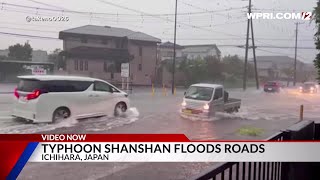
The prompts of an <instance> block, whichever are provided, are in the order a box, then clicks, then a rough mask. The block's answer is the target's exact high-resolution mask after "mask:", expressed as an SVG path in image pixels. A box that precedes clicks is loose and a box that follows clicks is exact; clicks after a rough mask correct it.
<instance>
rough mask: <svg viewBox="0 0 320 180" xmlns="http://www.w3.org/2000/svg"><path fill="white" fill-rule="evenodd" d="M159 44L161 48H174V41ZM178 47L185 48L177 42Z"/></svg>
mask: <svg viewBox="0 0 320 180" xmlns="http://www.w3.org/2000/svg"><path fill="white" fill-rule="evenodd" d="M159 46H160V47H161V48H173V47H174V43H172V42H169V41H167V42H165V43H161V44H160V45H159ZM176 48H177V49H183V48H184V47H183V46H180V45H178V44H176Z"/></svg>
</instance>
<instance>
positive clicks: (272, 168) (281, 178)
mask: <svg viewBox="0 0 320 180" xmlns="http://www.w3.org/2000/svg"><path fill="white" fill-rule="evenodd" d="M266 140H267V141H286V140H320V124H315V123H314V122H304V121H303V122H299V123H297V124H295V125H293V126H292V127H291V128H289V129H288V130H286V131H282V132H279V133H277V134H275V135H273V136H271V137H270V138H268V139H266ZM301 167H304V168H301ZM319 168H320V163H317V164H316V163H307V164H305V163H303V164H297V163H282V162H227V163H219V164H217V165H216V166H214V167H213V168H212V169H210V170H207V171H205V172H203V173H201V174H199V175H197V176H195V177H193V178H191V179H193V180H209V179H212V180H225V179H228V180H258V179H259V180H260V179H262V180H295V179H297V180H298V179H301V178H302V177H303V179H305V180H307V179H312V178H315V179H318V178H316V177H320V173H319V172H318V171H319ZM319 179H320V178H319Z"/></svg>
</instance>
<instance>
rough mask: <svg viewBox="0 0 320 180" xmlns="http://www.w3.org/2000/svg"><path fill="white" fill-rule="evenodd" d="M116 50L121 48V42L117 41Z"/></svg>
mask: <svg viewBox="0 0 320 180" xmlns="http://www.w3.org/2000/svg"><path fill="white" fill-rule="evenodd" d="M116 48H118V49H119V48H121V41H120V40H116Z"/></svg>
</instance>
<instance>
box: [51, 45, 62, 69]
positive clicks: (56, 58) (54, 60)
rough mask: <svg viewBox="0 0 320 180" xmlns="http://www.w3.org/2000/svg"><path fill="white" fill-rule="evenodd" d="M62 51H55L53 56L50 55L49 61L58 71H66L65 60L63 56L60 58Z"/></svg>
mask: <svg viewBox="0 0 320 180" xmlns="http://www.w3.org/2000/svg"><path fill="white" fill-rule="evenodd" d="M60 52H61V49H55V50H54V51H53V52H52V53H51V54H49V56H48V59H49V61H50V62H52V63H54V66H55V67H57V69H60V68H62V69H65V68H66V62H65V61H64V60H63V58H62V56H60V55H59V54H60Z"/></svg>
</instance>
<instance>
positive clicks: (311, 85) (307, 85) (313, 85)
mask: <svg viewBox="0 0 320 180" xmlns="http://www.w3.org/2000/svg"><path fill="white" fill-rule="evenodd" d="M303 87H304V88H311V87H315V84H303Z"/></svg>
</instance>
